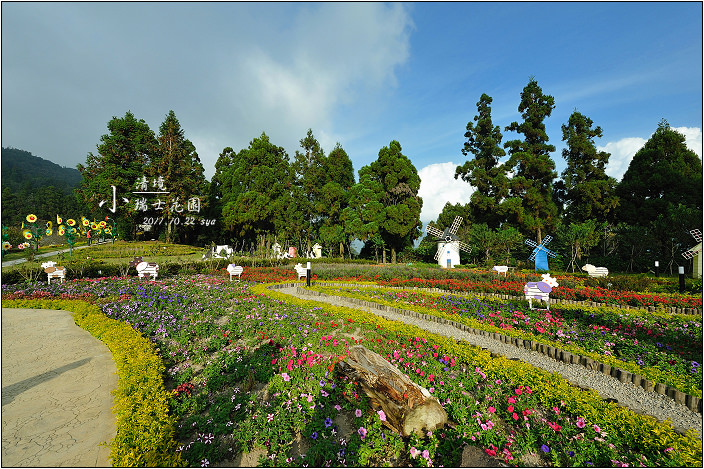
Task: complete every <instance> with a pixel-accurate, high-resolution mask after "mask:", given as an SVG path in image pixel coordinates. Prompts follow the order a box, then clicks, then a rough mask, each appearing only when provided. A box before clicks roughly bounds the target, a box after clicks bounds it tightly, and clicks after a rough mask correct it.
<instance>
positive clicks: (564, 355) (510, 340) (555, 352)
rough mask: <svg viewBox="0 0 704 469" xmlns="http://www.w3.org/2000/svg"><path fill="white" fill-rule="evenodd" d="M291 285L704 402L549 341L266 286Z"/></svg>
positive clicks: (692, 404)
mask: <svg viewBox="0 0 704 469" xmlns="http://www.w3.org/2000/svg"><path fill="white" fill-rule="evenodd" d="M311 284H312V285H313V284H314V283H313V282H311ZM325 285H336V286H357V287H358V286H359V285H356V284H332V283H325ZM294 287H297V288H298V292H299V293H301V294H304V295H307V296H327V297H331V298H336V299H340V300H342V301H348V302H350V303H355V304H358V305H360V306H365V307H368V308H372V309H376V310H379V311H388V312H392V313H397V314H402V315H404V316H411V317H416V318H420V319H424V320H426V321H432V322H437V323H439V324H446V325H449V326H453V327H455V328H457V329H459V330H461V331H464V332H468V333H470V334H474V335H479V336H484V337H489V338H491V339H494V340H498V341H499V342H503V343H505V344H510V345H513V346H515V347H519V348H525V349H527V350H532V351H535V352H538V353H541V354H543V355H547V356H548V357H550V358H553V359H555V360H558V361H562V362H564V363H567V364H572V365H581V366H583V367H585V368H586V369H588V370H594V371H599V372H601V373H603V374H605V375H607V376H611V377H613V378H616V379H618V380H619V381H620V382H622V383H633V384H634V385H636V386H639V387H641V388H643V389H644V390H646V391H648V392H656V393H658V394H662V395H664V396H667V397H669V398H671V399H672V400H674V401H675V402H676V403H677V404H682V405H684V406H686V407H687V408H688V409H689V410H691V411H692V412H697V413H699V414H701V413H702V408H703V403H704V401H703V400H702V398H699V397H696V396H692V395H690V394H687V393H684V392H682V391H680V390H679V389H677V388H675V387H673V386H667V385H665V384H663V383H656V382H654V381H652V380H650V379H646V378H644V377H643V376H641V375H639V374H635V373H631V372H629V371H626V370H622V369H620V368H618V367H615V366H611V365H607V364H605V363H601V362H598V361H596V360H594V359H592V358H589V357H585V356H582V355H577V354H574V353H572V352H568V351H566V350H562V349H560V348H558V347H552V346H548V345H545V344H542V343H540V342H538V341H535V340H524V339H518V338H516V337H511V336H507V335H504V334H501V333H498V332H489V331H484V330H481V329H475V328H472V327H469V326H467V325H466V324H460V323H458V322H455V321H452V320H450V319H444V318H439V317H437V316H432V315H429V314H423V313H419V312H416V311H410V310H407V309H402V308H395V307H392V306H386V305H381V304H378V303H374V302H372V301H366V300H359V299H357V298H348V297H342V296H335V295H327V294H325V293H321V292H317V291H312V290H307V289H305V288H301V285H300V283H286V284H276V285H269V286H267V288H269V289H272V288H274V289H277V290H278V289H282V288H294ZM506 296H507V295H506Z"/></svg>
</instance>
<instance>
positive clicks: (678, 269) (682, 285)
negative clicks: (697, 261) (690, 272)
mask: <svg viewBox="0 0 704 469" xmlns="http://www.w3.org/2000/svg"><path fill="white" fill-rule="evenodd" d="M677 271H678V272H679V274H680V293H684V266H682V265H681V266H679V267H678V268H677Z"/></svg>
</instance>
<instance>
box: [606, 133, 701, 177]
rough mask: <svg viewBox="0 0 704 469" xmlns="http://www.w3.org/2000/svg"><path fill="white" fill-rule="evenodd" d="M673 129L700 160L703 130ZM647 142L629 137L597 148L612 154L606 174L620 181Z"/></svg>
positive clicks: (639, 138)
mask: <svg viewBox="0 0 704 469" xmlns="http://www.w3.org/2000/svg"><path fill="white" fill-rule="evenodd" d="M672 129H673V130H676V131H677V132H679V133H681V134H683V135H684V136H685V144H686V145H687V148H689V149H690V150H692V151H693V152H694V153H696V154H697V155H699V158H701V157H702V129H700V128H698V127H672ZM651 136H652V135H651ZM648 138H650V136H649V137H648ZM645 142H647V139H644V138H641V137H628V138H622V139H621V140H618V141H616V142H609V143H607V144H606V145H605V146H603V147H602V146H597V147H596V148H597V150H599V151H605V152H607V153H610V154H611V156H610V157H609V164H608V165H607V166H606V174H608V175H609V176H611V177H613V178H615V179H616V180H617V181H620V180H621V178H622V177H623V174H624V173H625V172H626V170H627V169H628V165H630V164H631V160H632V159H633V155H635V154H636V153H637V152H638V150H640V149H641V148H643V145H645Z"/></svg>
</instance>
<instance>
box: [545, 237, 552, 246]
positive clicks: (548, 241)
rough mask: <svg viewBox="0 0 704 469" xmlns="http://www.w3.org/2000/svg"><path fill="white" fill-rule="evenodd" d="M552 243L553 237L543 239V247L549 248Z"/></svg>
mask: <svg viewBox="0 0 704 469" xmlns="http://www.w3.org/2000/svg"><path fill="white" fill-rule="evenodd" d="M550 241H552V236H550V235H547V236H546V237H545V238H543V246H547V245H548V244H549V243H550Z"/></svg>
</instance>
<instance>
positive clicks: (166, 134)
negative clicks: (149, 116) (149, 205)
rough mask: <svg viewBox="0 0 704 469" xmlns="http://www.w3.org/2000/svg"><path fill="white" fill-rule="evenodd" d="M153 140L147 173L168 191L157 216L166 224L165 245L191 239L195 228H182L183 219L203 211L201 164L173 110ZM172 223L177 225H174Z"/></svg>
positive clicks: (204, 192)
mask: <svg viewBox="0 0 704 469" xmlns="http://www.w3.org/2000/svg"><path fill="white" fill-rule="evenodd" d="M157 141H158V145H157V146H156V149H155V153H154V156H153V157H152V160H151V164H150V165H149V173H150V176H151V177H150V179H151V181H152V182H153V181H154V180H157V181H159V180H160V181H162V182H163V186H164V188H165V190H166V191H168V192H169V194H168V203H167V204H165V205H164V206H163V207H162V209H161V211H160V214H159V215H160V216H163V217H164V220H165V223H166V226H165V231H166V242H167V243H168V242H171V241H172V240H173V239H176V238H179V237H180V240H182V241H185V240H186V236H188V235H191V236H190V237H191V238H192V237H193V234H194V230H196V229H197V227H196V226H184V225H183V223H184V222H185V220H186V218H187V217H190V218H195V217H200V211H201V209H204V208H205V207H203V205H202V204H203V202H205V200H204V199H205V195H206V181H205V176H204V175H203V171H204V170H203V164H202V163H201V161H200V158H199V157H198V153H196V148H195V146H194V145H193V143H191V141H190V140H188V139H187V138H186V137H185V134H184V131H183V129H182V128H181V124H180V123H179V121H178V119H177V118H176V114H175V113H174V111H169V113H168V114H167V115H166V118H165V119H164V122H163V123H162V124H161V126H160V127H159V135H158V136H157ZM196 201H197V202H196ZM196 204H197V210H196V206H195V205H196ZM189 205H190V207H189ZM189 208H190V209H191V210H189ZM175 220H179V223H178V224H176V223H174V222H175Z"/></svg>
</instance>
